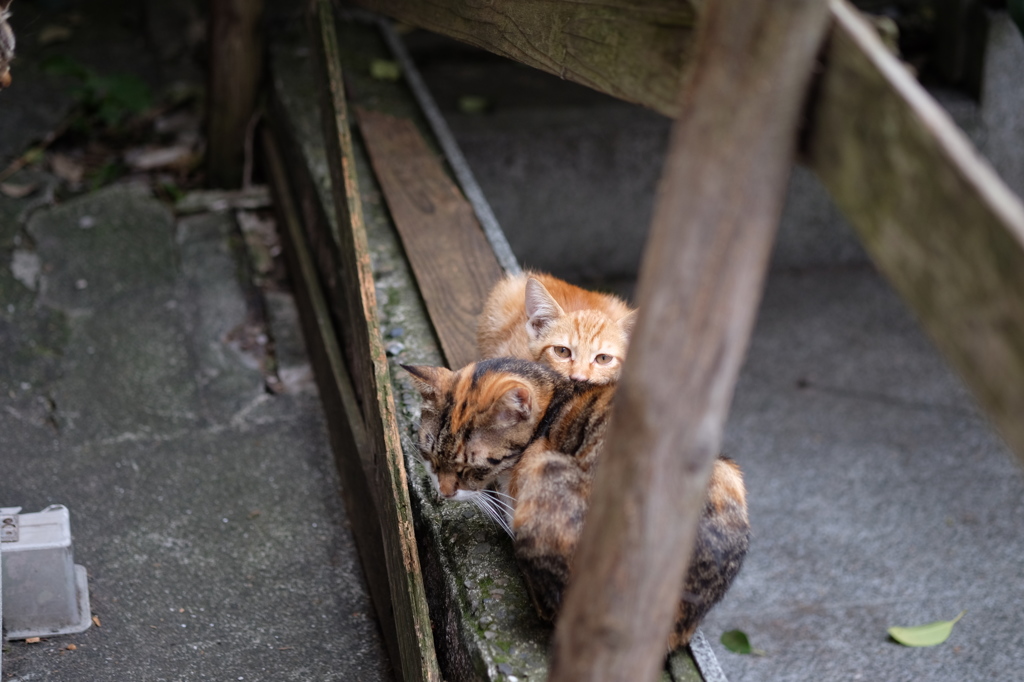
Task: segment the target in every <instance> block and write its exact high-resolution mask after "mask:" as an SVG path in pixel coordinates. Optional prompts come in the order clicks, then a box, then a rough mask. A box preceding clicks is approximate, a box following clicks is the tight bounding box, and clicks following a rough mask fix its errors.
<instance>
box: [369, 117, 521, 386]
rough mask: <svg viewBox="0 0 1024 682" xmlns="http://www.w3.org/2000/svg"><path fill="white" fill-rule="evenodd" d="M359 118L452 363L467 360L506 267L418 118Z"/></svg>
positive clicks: (459, 364) (473, 353) (457, 364)
mask: <svg viewBox="0 0 1024 682" xmlns="http://www.w3.org/2000/svg"><path fill="white" fill-rule="evenodd" d="M357 118H358V120H359V128H360V131H361V133H362V136H363V141H364V142H365V143H366V147H367V150H368V151H369V153H370V159H371V162H372V163H373V168H374V171H376V175H377V181H378V182H379V183H380V186H381V189H382V190H383V191H384V196H385V198H386V199H387V203H388V209H389V210H390V212H391V218H392V219H393V220H394V221H395V227H397V228H398V233H399V235H401V237H402V243H403V245H404V246H405V253H406V255H407V257H408V259H409V262H410V264H411V265H412V268H413V272H414V273H415V275H416V281H417V283H418V284H419V288H420V292H421V293H422V295H423V300H424V302H425V303H426V305H427V310H428V311H430V317H431V320H432V322H433V323H434V329H435V331H436V332H437V336H438V339H439V340H440V342H441V347H442V348H443V350H444V354H445V357H446V358H447V359H448V363H449V366H450V367H453V368H458V367H462V366H464V365H467V364H469V363H470V362H473V361H474V360H476V359H477V357H478V353H477V349H476V318H477V316H478V315H479V314H480V311H481V310H482V309H483V304H484V301H485V300H486V298H487V293H488V292H489V291H490V289H491V287H493V286H494V284H495V283H496V282H497V281H498V280H499V279H500V278H501V276H502V274H503V273H502V269H501V266H500V265H498V260H497V258H495V257H494V251H493V250H492V249H491V246H490V244H489V243H488V241H487V238H486V237H485V236H484V233H483V231H482V230H481V229H480V223H478V222H477V219H476V217H475V216H474V214H473V207H472V206H470V205H469V202H467V201H466V199H465V197H463V196H462V193H461V192H460V191H459V188H458V187H456V186H455V183H454V182H452V180H451V179H450V178H449V177H448V175H447V174H446V173H445V171H444V167H443V166H442V165H441V161H440V159H439V158H438V157H437V156H436V155H435V153H434V152H432V151H431V150H430V149H429V148H428V147H427V143H426V141H425V140H424V139H423V136H422V135H421V134H420V132H419V130H418V129H417V128H416V125H415V124H414V123H413V122H412V121H410V120H409V119H405V118H399V117H397V116H391V115H390V114H386V113H381V112H375V111H369V110H367V109H359V110H357Z"/></svg>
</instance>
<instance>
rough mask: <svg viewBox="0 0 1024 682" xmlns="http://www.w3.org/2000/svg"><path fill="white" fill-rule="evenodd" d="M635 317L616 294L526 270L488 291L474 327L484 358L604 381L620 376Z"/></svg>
mask: <svg viewBox="0 0 1024 682" xmlns="http://www.w3.org/2000/svg"><path fill="white" fill-rule="evenodd" d="M531 309H532V310H533V311H534V316H533V317H531V315H530V311H531ZM635 318H636V314H635V311H634V310H633V309H632V308H630V307H629V306H628V305H627V304H626V303H625V302H624V301H623V300H622V299H620V298H619V297H618V296H614V295H612V294H604V293H599V292H595V291H587V290H586V289H581V288H580V287H577V286H575V285H572V284H569V283H568V282H566V281H564V280H560V279H558V278H557V277H552V276H551V275H546V274H543V273H537V272H525V273H523V274H521V275H510V276H508V277H506V278H505V279H503V280H502V281H501V282H499V283H498V284H497V285H495V287H494V289H493V290H492V291H491V293H490V295H489V296H488V298H487V303H486V304H485V305H484V310H483V313H481V315H480V320H479V323H478V325H477V346H478V348H479V350H480V356H481V357H482V358H498V357H514V358H522V359H524V360H533V361H535V362H540V363H543V364H545V365H548V366H549V367H551V368H552V369H554V370H555V371H557V372H559V373H560V374H562V375H563V376H567V377H570V378H573V379H578V380H586V381H592V382H594V383H608V382H611V381H614V380H615V379H617V378H618V376H619V371H620V369H621V367H622V361H623V360H624V359H625V356H626V349H627V346H628V344H629V335H630V332H631V331H632V327H633V323H634V321H635Z"/></svg>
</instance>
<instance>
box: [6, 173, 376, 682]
mask: <svg viewBox="0 0 1024 682" xmlns="http://www.w3.org/2000/svg"><path fill="white" fill-rule="evenodd" d="M34 178H35V179H37V180H42V181H43V182H44V183H45V182H47V180H46V178H45V177H39V176H34ZM16 179H18V180H19V182H25V181H27V180H29V179H30V178H27V177H23V178H22V177H18V176H16ZM50 182H52V180H50ZM31 202H32V199H24V200H20V201H16V200H12V199H9V198H0V206H2V207H3V208H2V213H0V214H2V215H3V216H5V220H4V222H3V223H2V232H0V236H2V240H0V254H2V262H3V267H0V347H2V348H3V349H4V352H3V354H2V355H0V452H2V458H0V462H2V472H0V503H2V504H3V505H6V506H15V505H20V506H22V507H24V509H25V511H27V512H28V511H38V510H40V509H42V508H44V507H46V506H47V505H49V504H52V503H61V504H64V505H66V506H67V507H68V508H69V509H70V511H71V524H72V532H73V535H74V550H75V560H76V563H79V564H82V565H83V566H85V568H86V569H87V570H88V573H89V588H90V593H91V597H92V611H93V613H94V615H96V616H97V617H98V619H99V624H98V625H96V626H93V627H91V628H90V629H89V630H87V631H86V632H84V633H82V634H78V635H68V636H63V637H54V638H50V639H45V640H44V641H43V642H41V643H39V644H25V643H24V642H12V643H10V645H9V649H8V650H7V651H6V652H5V656H4V670H3V679H4V680H5V682H6V680H42V679H46V680H58V681H60V680H67V681H68V682H71V681H75V682H78V681H81V680H126V681H127V680H197V679H216V680H229V679H230V680H243V679H244V680H314V679H315V680H356V679H358V680H385V679H390V677H391V674H390V669H389V666H388V663H387V662H386V656H385V652H384V650H383V646H382V643H381V641H380V637H379V634H378V631H377V627H376V623H375V620H374V616H373V611H372V606H371V604H370V602H369V598H368V596H367V593H366V589H365V586H364V583H363V578H362V574H361V569H360V566H359V563H358V558H357V555H356V552H355V547H354V545H353V541H352V537H351V533H350V531H349V530H348V528H347V520H346V515H345V511H344V507H343V506H342V503H341V499H340V497H339V487H338V486H339V484H338V479H337V475H336V471H335V469H334V464H333V459H332V455H331V451H330V447H329V445H328V442H327V435H326V431H325V428H324V417H323V414H322V412H321V407H320V403H319V400H318V397H317V395H316V389H315V387H314V385H313V383H312V381H311V378H310V374H309V366H308V364H306V358H305V353H304V348H303V346H302V340H301V336H300V335H299V333H298V323H297V320H296V317H295V316H296V312H295V309H294V306H293V303H292V300H291V297H290V296H289V295H288V294H287V293H284V292H271V293H270V294H268V297H267V303H268V305H267V310H268V317H269V323H270V325H269V327H266V328H265V327H262V326H261V325H260V322H261V320H260V318H259V316H258V315H257V314H255V313H254V309H253V307H252V306H251V305H249V304H248V302H247V294H251V292H249V291H247V287H245V286H243V284H242V282H244V281H245V279H244V278H243V277H241V276H240V275H241V273H244V272H245V269H244V261H240V259H239V258H238V256H239V248H238V244H239V243H240V240H238V239H237V238H236V236H235V234H236V230H235V229H234V227H233V219H232V217H231V215H230V214H227V213H221V214H202V215H198V216H193V217H188V218H182V219H176V218H175V217H174V216H173V215H172V213H171V212H170V211H169V210H168V208H167V207H166V206H165V205H164V204H161V203H160V202H158V201H157V200H155V199H154V198H152V197H151V196H150V195H149V192H148V190H147V189H146V188H145V187H140V186H134V185H118V186H112V187H109V188H107V189H103V190H100V191H98V192H95V193H92V194H88V195H85V196H82V197H79V198H76V199H73V200H70V201H67V202H66V203H62V204H60V205H57V206H52V207H51V206H42V207H39V208H37V209H36V210H35V211H32V212H30V213H24V212H23V211H20V210H19V209H23V208H26V207H31ZM18 215H21V217H22V218H24V222H21V221H19V220H17V219H15V220H13V221H12V220H10V217H11V216H15V218H17V216H18ZM240 263H241V264H242V265H240ZM268 343H273V345H274V346H275V347H276V365H270V364H268V361H267V356H266V354H265V353H264V352H263V350H262V349H264V348H266V347H267V345H268ZM275 369H276V376H279V377H280V378H281V379H282V380H283V381H282V383H281V384H280V387H281V388H280V390H281V392H279V393H272V392H270V391H269V390H268V389H267V385H268V372H269V371H272V370H275ZM70 644H74V645H75V648H74V649H70V648H69V646H68V645H70Z"/></svg>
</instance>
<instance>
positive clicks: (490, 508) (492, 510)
mask: <svg viewBox="0 0 1024 682" xmlns="http://www.w3.org/2000/svg"><path fill="white" fill-rule="evenodd" d="M490 492H494V491H490V490H480V491H477V492H476V493H474V494H473V496H472V497H471V498H469V499H470V500H472V502H473V504H475V505H476V506H477V507H479V508H480V510H481V511H483V512H484V513H485V514H487V516H489V517H491V519H493V520H494V522H495V523H497V524H498V525H499V526H501V527H502V529H504V531H505V532H506V533H508V534H509V537H515V533H513V532H512V527H511V525H510V524H509V520H508V519H509V516H511V513H512V507H511V505H509V504H508V503H507V502H505V501H503V500H499V499H498V498H496V497H491V496H490V495H488V493H490ZM506 512H507V514H506Z"/></svg>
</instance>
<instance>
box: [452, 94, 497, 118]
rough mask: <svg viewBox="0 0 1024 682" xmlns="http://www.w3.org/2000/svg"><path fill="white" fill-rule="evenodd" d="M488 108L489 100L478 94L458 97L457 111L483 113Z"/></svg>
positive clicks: (489, 106)
mask: <svg viewBox="0 0 1024 682" xmlns="http://www.w3.org/2000/svg"><path fill="white" fill-rule="evenodd" d="M490 108H491V102H490V100H488V99H487V98H486V97H481V96H480V95H463V96H462V97H460V98H459V111H461V112H462V113H464V114H485V113H487V111H488V110H490Z"/></svg>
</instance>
